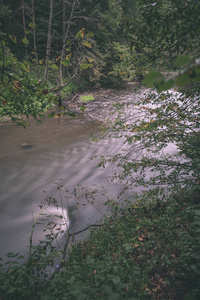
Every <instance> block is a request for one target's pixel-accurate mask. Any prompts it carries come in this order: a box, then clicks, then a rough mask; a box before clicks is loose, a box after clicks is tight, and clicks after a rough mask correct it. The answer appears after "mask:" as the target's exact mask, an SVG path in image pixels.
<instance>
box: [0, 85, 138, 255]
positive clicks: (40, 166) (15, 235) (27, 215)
mask: <svg viewBox="0 0 200 300" xmlns="http://www.w3.org/2000/svg"><path fill="white" fill-rule="evenodd" d="M122 94H123V95H125V96H124V97H126V95H127V94H129V97H130V95H133V94H132V92H131V94H130V91H129V90H128V91H126V92H125V91H124V90H123V91H121V92H120V93H119V92H114V94H112V93H111V92H110V97H108V93H105V92H104V94H103V99H100V101H96V102H95V101H94V103H91V104H90V106H88V116H89V118H88V117H86V118H85V117H84V116H81V117H79V118H78V119H74V120H73V119H69V118H65V117H63V118H61V119H48V118H45V119H44V120H43V121H42V123H41V124H38V123H36V122H35V121H31V126H30V127H28V128H27V129H24V128H22V127H16V126H15V125H13V124H10V125H8V124H7V125H3V126H0V166H1V172H0V222H1V226H0V239H1V243H0V257H4V256H5V253H7V252H8V251H10V252H14V253H16V252H20V253H21V254H22V255H24V254H25V253H27V252H28V245H29V237H30V231H31V227H32V224H33V215H32V214H34V217H36V216H37V213H38V211H39V208H38V205H39V204H40V203H41V202H42V201H43V199H44V196H45V194H44V190H45V191H46V192H47V193H48V195H49V196H52V197H55V198H57V197H58V191H57V188H56V185H55V182H56V181H57V180H59V179H61V178H62V184H63V185H64V186H65V187H66V188H68V189H70V190H73V188H74V187H76V186H77V184H78V183H80V184H83V185H85V186H88V187H90V188H93V187H94V185H95V187H96V186H102V185H103V186H105V188H106V190H107V191H108V193H109V195H110V196H111V197H116V196H117V195H118V194H119V192H120V191H122V189H123V186H122V185H120V184H118V183H110V182H109V183H108V182H107V178H108V177H109V176H110V174H111V172H112V168H113V166H112V165H110V166H108V167H107V168H106V169H105V170H103V171H102V170H100V169H99V168H97V161H96V160H91V159H90V158H91V157H93V156H95V155H97V154H103V155H108V154H111V155H112V154H115V153H117V152H118V151H120V149H121V146H122V144H123V140H122V139H112V140H111V139H109V138H104V139H102V140H100V141H99V142H98V143H95V142H93V141H91V140H90V139H89V137H91V135H92V134H94V133H95V132H96V133H97V132H98V130H99V126H102V124H103V123H102V121H103V120H105V119H106V118H107V119H109V118H111V114H110V113H111V111H110V110H109V107H111V106H112V101H116V102H117V101H119V99H120V97H122ZM132 97H133V96H132ZM133 100H134V101H135V100H136V97H135V96H134V97H133ZM95 105H96V106H95ZM105 109H107V115H106V114H104V113H103V111H104V112H105ZM97 115H98V118H97ZM112 118H114V115H112ZM95 119H96V120H95ZM64 201H65V200H64ZM80 201H81V200H80ZM104 201H105V198H104V197H102V198H101V197H100V198H97V199H96V203H94V204H95V205H94V206H92V205H89V206H87V207H85V209H82V211H81V213H80V215H79V219H78V223H77V224H76V230H80V229H82V228H84V227H86V226H87V225H89V224H92V223H94V222H95V221H96V220H99V219H101V217H102V214H101V212H100V211H101V207H102V206H103V204H104ZM65 208H66V209H67V207H65ZM99 208H100V211H99ZM41 232H42V228H41V227H38V228H37V229H36V233H35V235H34V236H35V242H36V243H37V240H38V239H40V237H41Z"/></svg>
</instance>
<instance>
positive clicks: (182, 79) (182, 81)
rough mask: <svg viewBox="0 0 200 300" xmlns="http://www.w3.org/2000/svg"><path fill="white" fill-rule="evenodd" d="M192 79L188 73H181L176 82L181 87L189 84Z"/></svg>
mask: <svg viewBox="0 0 200 300" xmlns="http://www.w3.org/2000/svg"><path fill="white" fill-rule="evenodd" d="M190 81H191V79H190V77H189V74H187V73H183V74H179V75H178V76H177V78H176V84H177V85H178V86H180V87H182V86H184V85H186V84H188V83H189V82H190Z"/></svg>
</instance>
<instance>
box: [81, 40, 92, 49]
mask: <svg viewBox="0 0 200 300" xmlns="http://www.w3.org/2000/svg"><path fill="white" fill-rule="evenodd" d="M82 44H83V45H84V46H86V47H88V48H92V45H91V44H90V43H89V42H88V41H83V42H82Z"/></svg>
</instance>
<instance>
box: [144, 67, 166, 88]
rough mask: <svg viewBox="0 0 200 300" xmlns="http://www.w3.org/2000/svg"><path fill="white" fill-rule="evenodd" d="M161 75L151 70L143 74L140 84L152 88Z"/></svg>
mask: <svg viewBox="0 0 200 300" xmlns="http://www.w3.org/2000/svg"><path fill="white" fill-rule="evenodd" d="M162 79H163V75H162V74H161V73H160V72H157V71H152V72H149V73H148V74H146V75H145V77H144V80H143V81H142V84H143V85H144V86H145V87H146V88H152V87H154V86H155V82H156V81H159V80H162Z"/></svg>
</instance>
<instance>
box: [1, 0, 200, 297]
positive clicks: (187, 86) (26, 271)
mask: <svg viewBox="0 0 200 300" xmlns="http://www.w3.org/2000/svg"><path fill="white" fill-rule="evenodd" d="M0 4H1V11H0V76H1V81H0V121H1V122H3V123H6V122H8V123H10V122H14V123H16V125H21V126H23V127H24V128H26V127H28V126H29V118H35V119H36V120H38V121H40V119H41V118H42V116H43V114H44V113H46V112H48V111H49V110H51V109H52V108H54V110H57V111H59V112H60V111H61V110H62V107H64V108H65V110H67V113H70V110H68V106H67V103H68V101H71V100H72V99H73V97H74V95H75V94H76V93H78V92H80V91H87V90H91V89H98V88H100V87H104V86H113V87H114V86H115V85H116V84H117V85H120V84H121V83H122V82H129V83H131V82H134V83H135V82H136V83H137V88H138V89H139V88H142V89H145V91H146V94H145V96H144V97H143V98H142V99H140V101H138V103H137V104H135V109H136V110H137V111H138V112H140V113H141V115H140V116H141V117H140V118H139V119H137V120H135V121H134V122H127V120H126V119H125V118H123V110H122V112H121V119H117V120H116V122H115V123H114V124H112V125H111V126H110V128H109V129H108V132H109V134H110V136H111V137H112V136H116V133H117V134H119V135H120V134H123V136H125V138H126V143H127V145H129V147H131V148H129V150H130V149H131V151H133V152H134V151H135V152H136V151H137V149H138V147H141V148H142V149H145V151H146V152H145V153H146V155H144V156H142V157H140V158H139V159H132V158H131V157H130V155H129V152H128V151H127V152H126V151H124V152H123V153H120V154H116V155H115V156H112V157H101V158H100V161H99V164H98V167H100V168H106V167H107V165H108V164H109V163H110V162H115V163H116V164H117V166H118V169H117V170H119V171H116V173H115V174H114V177H113V179H112V180H115V181H116V182H122V181H123V182H124V181H125V182H126V183H127V186H129V187H132V186H143V187H144V189H143V190H142V192H141V193H139V194H134V199H137V201H131V199H126V200H124V201H122V202H119V201H117V199H108V201H107V203H106V205H107V206H108V208H109V212H110V215H109V217H105V218H104V220H103V223H102V224H101V226H94V228H92V229H91V231H90V235H89V236H88V237H87V238H86V239H85V240H84V241H82V242H81V243H79V244H73V245H72V246H71V248H70V251H69V252H67V250H68V249H67V248H68V242H67V243H66V244H65V247H64V249H57V248H56V247H54V246H53V240H55V239H56V238H57V236H58V234H59V232H57V233H55V234H54V236H53V237H52V236H51V235H48V236H47V240H46V241H43V242H41V244H40V245H39V246H33V245H30V252H29V258H28V260H27V261H26V262H24V263H22V264H21V263H20V259H22V257H21V255H20V254H18V253H17V254H15V253H12V252H10V253H9V254H8V259H10V261H8V262H7V263H4V262H2V264H0V299H2V300H4V299H5V300H9V299H11V300H15V299H16V300H17V299H19V300H23V299H33V300H35V299H41V300H54V299H63V300H64V299H77V300H84V299H85V300H90V299H91V300H93V299H102V300H104V299H106V300H120V299H127V300H137V299H138V300H139V299H141V300H143V299H160V300H161V299H162V300H164V299H166V300H179V299H180V300H182V299H184V300H197V299H199V293H200V288H199V287H200V255H199V253H200V237H199V234H200V219H199V217H200V202H199V200H200V186H199V183H200V134H199V125H200V117H199V112H200V56H199V55H200V53H199V50H200V44H199V42H200V41H199V36H200V2H199V1H198V0H192V1H191V0H154V1H153V0H125V1H123V0H102V1H96V0H69V1H68V0H44V1H38V0H20V1H16V0H7V1H4V0H0ZM120 108H122V105H121V107H118V108H117V109H120ZM24 130H25V129H24ZM170 143H173V144H175V145H176V147H177V152H176V154H175V155H169V154H168V153H166V152H163V150H164V149H166V148H167V146H168V145H169V144H170ZM161 153H162V154H161ZM150 154H151V155H150ZM147 170H148V171H150V172H151V173H152V174H154V175H153V176H150V177H148V176H147V175H146V174H147ZM59 189H61V186H58V190H59ZM90 197H91V198H92V197H93V195H92V194H91V195H90ZM51 200H52V199H51ZM32 230H34V226H33V228H32ZM71 237H72V236H70V238H71ZM68 238H69V236H68ZM67 241H68V240H67ZM11 251H12V249H11ZM55 257H61V262H60V263H59V265H56V267H55V263H54V259H55ZM49 268H50V269H51V270H52V269H53V268H54V272H52V274H51V275H49V271H48V270H49Z"/></svg>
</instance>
